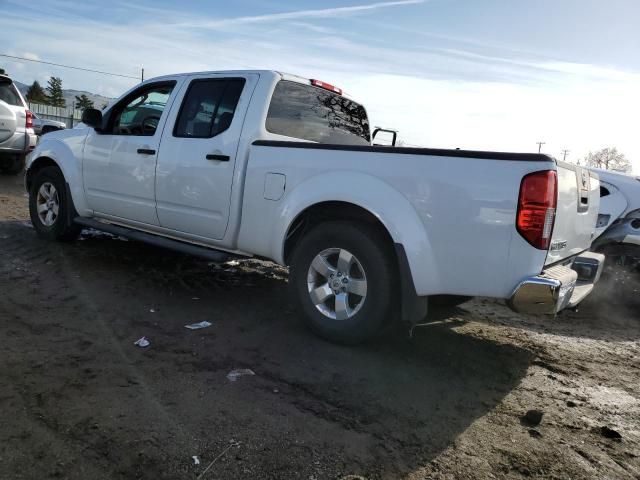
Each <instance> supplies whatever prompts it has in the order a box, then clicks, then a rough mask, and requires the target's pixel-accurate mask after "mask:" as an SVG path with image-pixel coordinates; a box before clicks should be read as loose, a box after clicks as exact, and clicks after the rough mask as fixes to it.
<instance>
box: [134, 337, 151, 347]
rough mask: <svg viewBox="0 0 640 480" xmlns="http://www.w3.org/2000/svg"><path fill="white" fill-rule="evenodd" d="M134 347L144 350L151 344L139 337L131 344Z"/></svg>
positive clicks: (144, 338)
mask: <svg viewBox="0 0 640 480" xmlns="http://www.w3.org/2000/svg"><path fill="white" fill-rule="evenodd" d="M133 344H134V345H137V346H138V347H140V348H145V347H148V346H149V345H151V342H150V341H149V340H148V339H147V337H141V338H139V339H138V340H136V341H135V342H133Z"/></svg>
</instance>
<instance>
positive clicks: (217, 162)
mask: <svg viewBox="0 0 640 480" xmlns="http://www.w3.org/2000/svg"><path fill="white" fill-rule="evenodd" d="M257 79H258V75H257V74H242V75H202V76H200V75H199V76H193V77H191V78H190V79H189V80H188V81H187V82H185V85H184V86H183V90H184V92H185V93H184V96H182V101H181V102H180V103H178V102H176V104H175V105H174V107H173V109H172V111H171V113H170V116H169V118H168V123H167V128H166V129H165V132H164V135H163V137H162V143H161V144H160V152H159V155H158V163H157V167H156V202H157V203H156V205H157V207H156V208H157V212H158V219H159V220H160V226H161V227H163V228H166V229H170V230H173V231H175V232H178V233H181V234H187V235H189V236H192V237H199V238H203V239H214V240H219V239H222V238H223V237H224V235H225V232H226V230H227V224H228V222H229V209H230V199H231V189H232V185H233V174H234V170H235V165H236V154H237V150H238V142H239V138H240V135H241V133H242V124H243V121H244V117H245V114H246V111H247V107H248V105H249V100H250V98H251V93H252V92H253V89H254V87H255V85H256V82H257Z"/></svg>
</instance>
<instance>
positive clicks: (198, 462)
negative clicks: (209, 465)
mask: <svg viewBox="0 0 640 480" xmlns="http://www.w3.org/2000/svg"><path fill="white" fill-rule="evenodd" d="M191 458H192V459H193V464H194V465H200V458H199V457H198V456H197V455H193V456H192V457H191Z"/></svg>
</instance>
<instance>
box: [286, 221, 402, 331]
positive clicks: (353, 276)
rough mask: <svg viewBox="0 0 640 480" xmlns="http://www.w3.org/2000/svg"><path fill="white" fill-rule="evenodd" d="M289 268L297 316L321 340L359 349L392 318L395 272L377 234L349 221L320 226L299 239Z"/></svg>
mask: <svg viewBox="0 0 640 480" xmlns="http://www.w3.org/2000/svg"><path fill="white" fill-rule="evenodd" d="M290 264H291V268H290V280H289V281H290V288H291V289H292V292H293V297H294V299H295V302H296V304H297V307H298V310H299V311H300V312H301V313H302V314H303V318H304V320H305V323H306V324H307V326H308V327H309V328H311V329H312V330H313V331H314V332H315V333H317V334H318V335H320V336H321V337H323V338H325V339H327V340H330V341H333V342H338V343H344V344H355V343H360V342H363V341H365V340H368V339H371V338H372V337H375V336H376V335H377V334H378V333H380V331H381V330H382V328H383V327H384V326H385V324H387V323H388V320H389V319H390V318H391V315H392V307H393V298H397V296H396V295H394V288H396V285H397V275H396V268H395V267H394V265H395V264H394V257H393V252H392V250H391V248H390V245H388V241H387V239H386V238H385V237H384V234H383V233H382V232H380V231H379V230H378V229H376V228H374V227H371V226H369V225H366V224H359V223H353V222H347V221H330V222H325V223H321V224H319V225H317V226H315V227H313V228H312V229H311V230H310V231H309V232H308V233H307V234H305V235H304V236H303V237H302V238H301V239H300V241H299V242H298V244H297V245H296V248H295V250H294V252H293V254H292V257H291V262H290Z"/></svg>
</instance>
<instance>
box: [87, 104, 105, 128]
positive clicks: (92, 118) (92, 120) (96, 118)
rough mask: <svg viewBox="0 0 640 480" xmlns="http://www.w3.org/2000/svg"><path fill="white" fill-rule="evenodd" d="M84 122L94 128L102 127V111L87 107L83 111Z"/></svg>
mask: <svg viewBox="0 0 640 480" xmlns="http://www.w3.org/2000/svg"><path fill="white" fill-rule="evenodd" d="M82 123H84V124H85V125H88V126H90V127H92V128H100V127H102V112H101V111H100V110H98V109H95V108H85V109H84V110H83V111H82Z"/></svg>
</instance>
